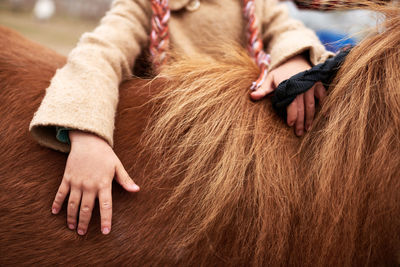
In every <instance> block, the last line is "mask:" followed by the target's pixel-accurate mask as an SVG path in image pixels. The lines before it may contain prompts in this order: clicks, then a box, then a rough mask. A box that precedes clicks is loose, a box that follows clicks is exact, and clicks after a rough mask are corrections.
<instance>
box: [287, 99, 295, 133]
mask: <svg viewBox="0 0 400 267" xmlns="http://www.w3.org/2000/svg"><path fill="white" fill-rule="evenodd" d="M286 113H287V124H288V125H289V126H290V127H292V126H293V125H294V123H295V122H296V119H297V98H295V99H294V100H293V102H292V103H290V105H289V106H288V107H287V110H286Z"/></svg>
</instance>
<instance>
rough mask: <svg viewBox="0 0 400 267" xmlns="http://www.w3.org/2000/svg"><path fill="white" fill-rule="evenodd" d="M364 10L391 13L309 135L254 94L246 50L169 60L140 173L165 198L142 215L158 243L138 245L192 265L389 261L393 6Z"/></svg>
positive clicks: (398, 113) (341, 77)
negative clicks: (154, 225) (151, 165)
mask: <svg viewBox="0 0 400 267" xmlns="http://www.w3.org/2000/svg"><path fill="white" fill-rule="evenodd" d="M368 8H369V9H374V10H377V11H380V12H383V13H384V14H385V15H386V20H385V24H384V25H383V29H384V30H383V31H382V32H381V33H379V34H378V33H377V34H375V35H373V36H370V37H369V38H368V39H366V40H364V41H363V42H362V43H361V44H360V45H359V46H358V47H356V48H354V50H353V51H352V52H351V54H350V55H349V57H348V59H347V61H346V63H345V64H344V65H343V68H342V70H341V71H340V73H339V74H338V76H337V79H336V81H335V83H334V86H333V88H331V90H330V96H329V98H328V100H327V102H326V103H325V104H324V106H323V108H322V110H321V111H320V113H319V115H318V117H317V119H316V122H315V123H314V127H313V130H312V131H311V133H309V134H308V135H306V137H305V138H304V139H299V138H296V137H295V136H294V134H293V133H292V131H291V129H289V128H288V127H286V126H285V124H284V122H283V121H282V120H281V119H280V118H278V117H277V116H276V115H275V112H274V111H273V110H272V108H271V105H270V103H269V100H268V99H267V100H264V101H260V102H252V101H251V100H250V99H249V96H248V88H249V86H250V84H251V81H252V80H254V79H255V78H256V77H257V73H258V69H257V67H256V65H255V64H254V63H253V62H252V61H251V59H250V58H249V57H248V56H247V54H246V52H245V51H243V49H238V48H236V47H225V48H224V49H222V50H219V54H221V52H220V51H228V53H226V54H223V55H222V56H220V57H218V58H215V57H212V56H211V57H204V56H198V57H191V58H184V57H182V56H179V55H172V56H171V58H173V61H172V63H171V64H169V65H168V66H165V67H164V68H163V69H162V71H161V74H160V75H159V76H158V78H163V79H165V83H164V86H163V88H161V89H160V91H161V92H160V93H159V94H157V95H156V96H155V97H154V102H155V104H154V110H153V113H152V115H151V118H152V119H151V122H150V124H149V125H148V127H147V129H146V130H145V132H144V135H143V136H144V137H143V144H144V150H146V151H151V153H150V154H152V155H153V157H152V158H151V159H149V161H151V162H154V161H155V162H157V163H158V168H156V169H149V170H147V172H148V173H149V177H151V178H149V179H151V181H149V183H150V184H153V185H154V186H160V187H162V188H165V190H166V191H168V192H169V197H168V200H167V201H166V202H165V203H164V204H163V205H161V207H160V209H159V210H158V211H157V212H156V213H155V214H154V216H152V217H151V218H149V220H150V221H153V222H154V221H157V222H158V224H160V225H163V227H164V228H163V231H162V232H160V231H155V232H154V233H153V234H152V233H149V234H148V237H147V238H149V240H152V242H153V243H154V242H157V243H158V244H162V245H160V246H157V248H155V247H153V248H150V247H143V250H146V251H152V253H153V256H154V259H157V258H159V256H160V255H170V257H171V258H173V259H174V260H175V261H176V262H179V260H180V259H183V258H184V259H186V260H187V259H196V263H197V264H199V265H210V264H211V265H212V262H213V259H214V260H215V259H218V260H219V261H222V262H225V263H227V264H231V265H244V264H245V265H256V266H259V265H273V266H275V265H282V264H283V265H284V264H294V265H299V264H302V265H326V264H328V265H354V264H358V263H366V264H367V265H368V264H374V263H376V262H375V261H377V262H386V261H387V260H389V259H393V258H395V256H393V255H395V253H397V251H398V250H399V247H400V244H399V243H398V242H396V241H393V238H391V235H392V234H399V229H398V226H399V225H400V223H399V221H398V216H394V215H393V214H395V212H399V211H400V209H399V204H398V203H400V202H399V201H398V200H399V194H398V193H397V192H398V190H399V179H397V178H398V176H399V169H400V167H399V163H398V159H397V157H396V156H395V155H396V153H397V154H398V151H400V147H399V144H400V142H399V138H400V134H399V131H400V121H399V120H400V119H399V118H400V107H399V101H400V98H399V91H398V90H399V89H398V86H399V81H400V79H399V70H400V59H399V48H398V47H400V46H399V45H400V44H399V42H400V36H399V34H400V31H398V29H399V16H398V11H399V9H398V8H397V7H396V8H394V6H391V7H387V6H381V5H371V4H369V3H368ZM396 29H397V31H396ZM211 54H212V53H211ZM216 54H218V53H216ZM397 214H398V213H397ZM392 215H393V216H392ZM388 216H389V219H390V221H387V222H385V223H384V224H380V225H379V222H380V221H381V220H382V219H383V218H385V219H386V218H387V217H388ZM391 216H392V217H391ZM396 227H397V228H396ZM230 229H235V231H230ZM382 235H383V236H385V237H387V238H382ZM367 240H368V241H370V242H367ZM387 240H391V241H390V242H386V241H387ZM398 240H400V239H398ZM148 243H149V244H151V242H148ZM160 247H161V248H160ZM199 255H202V257H199ZM221 255H224V256H221ZM300 255H301V256H300ZM160 258H163V257H160ZM199 259H200V262H199ZM288 259H290V260H289V262H286V261H287V260H288ZM372 259H373V260H372ZM153 263H154V262H153ZM155 263H157V260H156V261H155ZM390 263H392V262H390Z"/></svg>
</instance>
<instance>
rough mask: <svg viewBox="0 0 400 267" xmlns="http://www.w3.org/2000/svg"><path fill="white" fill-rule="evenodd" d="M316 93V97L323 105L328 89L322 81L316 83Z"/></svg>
mask: <svg viewBox="0 0 400 267" xmlns="http://www.w3.org/2000/svg"><path fill="white" fill-rule="evenodd" d="M314 94H315V97H316V98H318V99H319V104H320V105H323V103H324V101H325V97H326V89H325V86H324V85H323V84H322V83H321V82H317V83H316V84H315V89H314Z"/></svg>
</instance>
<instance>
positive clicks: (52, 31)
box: [0, 0, 112, 55]
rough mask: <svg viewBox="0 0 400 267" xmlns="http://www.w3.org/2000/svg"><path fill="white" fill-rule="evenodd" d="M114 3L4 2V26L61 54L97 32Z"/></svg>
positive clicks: (0, 19) (0, 2)
mask: <svg viewBox="0 0 400 267" xmlns="http://www.w3.org/2000/svg"><path fill="white" fill-rule="evenodd" d="M111 2H112V0H0V25H2V26H6V27H9V28H12V29H15V30H17V31H18V32H20V33H21V34H23V35H24V36H26V37H28V38H30V39H32V40H35V41H37V42H39V43H41V44H44V45H46V46H48V47H51V48H53V49H54V50H56V51H57V52H59V53H61V54H64V55H66V54H68V52H69V51H70V50H71V49H72V48H73V47H74V46H75V45H76V43H77V41H78V39H79V37H80V36H81V35H82V33H84V32H86V31H91V30H93V29H94V28H95V27H96V25H97V24H98V22H99V20H100V18H101V17H102V16H103V15H104V14H105V12H106V11H107V10H108V9H109V7H110V3H111Z"/></svg>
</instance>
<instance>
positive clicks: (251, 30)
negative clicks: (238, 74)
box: [243, 0, 271, 91]
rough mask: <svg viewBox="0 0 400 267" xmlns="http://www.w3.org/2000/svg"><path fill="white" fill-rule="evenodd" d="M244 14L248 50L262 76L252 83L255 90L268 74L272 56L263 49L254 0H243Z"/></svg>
mask: <svg viewBox="0 0 400 267" xmlns="http://www.w3.org/2000/svg"><path fill="white" fill-rule="evenodd" d="M243 16H244V18H245V20H246V23H247V25H246V37H247V50H248V52H249V54H250V56H251V57H252V58H253V59H254V61H255V62H256V64H257V65H258V67H259V68H260V76H259V77H258V79H257V80H256V81H255V82H253V83H252V85H251V87H250V90H252V91H255V90H257V89H258V88H260V87H261V85H262V84H263V83H264V81H265V78H266V77H267V74H268V66H269V65H270V63H271V57H270V55H269V54H266V53H265V52H264V49H263V42H262V40H261V37H260V32H259V30H258V22H257V17H256V15H255V3H254V0H243Z"/></svg>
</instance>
